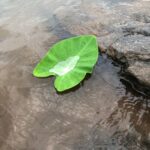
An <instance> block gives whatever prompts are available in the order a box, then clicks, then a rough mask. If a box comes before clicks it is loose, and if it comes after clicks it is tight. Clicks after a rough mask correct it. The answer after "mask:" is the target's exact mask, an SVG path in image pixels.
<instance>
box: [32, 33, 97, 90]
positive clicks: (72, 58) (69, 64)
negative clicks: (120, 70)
mask: <svg viewBox="0 0 150 150" xmlns="http://www.w3.org/2000/svg"><path fill="white" fill-rule="evenodd" d="M97 59H98V45H97V41H96V37H95V36H93V35H82V36H77V37H73V38H69V39H65V40H62V41H60V42H58V43H57V44H55V45H53V47H52V48H50V50H49V51H48V53H47V54H46V55H45V56H44V58H43V59H42V60H41V61H40V62H39V63H38V65H37V66H36V67H35V69H34V71H33V75H34V76H36V77H48V76H51V75H54V76H56V79H55V83H54V85H55V88H56V89H57V90H58V91H64V90H67V89H70V88H72V87H74V86H76V85H77V84H79V83H80V82H81V81H82V80H83V79H84V77H85V75H86V73H92V70H93V67H94V65H95V64H96V61H97Z"/></svg>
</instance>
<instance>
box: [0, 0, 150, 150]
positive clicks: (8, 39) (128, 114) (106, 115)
mask: <svg viewBox="0 0 150 150" xmlns="http://www.w3.org/2000/svg"><path fill="white" fill-rule="evenodd" d="M104 2H105V1H102V0H100V1H97V0H95V1H92V2H91V1H85V0H81V1H80V0H79V1H75V0H68V1H63V0H55V1H52V0H45V1H42V0H36V1H31V0H26V1H20V0H13V1H12V0H1V1H0V149H1V150H101V149H102V150H103V149H108V150H119V149H122V150H134V149H136V150H148V149H150V134H149V133H150V99H149V98H147V97H143V96H142V95H140V94H137V95H136V94H135V92H133V91H132V90H129V89H128V88H127V86H126V85H125V84H123V82H121V80H120V79H121V77H120V66H119V65H118V64H116V63H115V62H113V61H112V60H111V59H109V58H107V56H106V55H103V56H99V61H98V63H97V65H96V67H95V69H94V72H93V74H92V75H91V76H90V77H88V78H87V79H85V80H84V82H82V83H81V84H80V85H79V86H78V87H77V88H75V89H74V90H72V91H70V92H66V93H63V94H60V93H57V92H56V90H55V89H54V87H53V81H54V79H53V78H46V79H37V78H34V77H33V76H32V70H33V68H34V67H35V65H36V63H37V62H39V60H40V59H41V58H42V56H43V55H44V54H45V53H46V52H47V50H48V48H49V47H50V46H51V45H52V44H53V43H55V42H57V41H59V40H60V39H64V38H67V37H71V36H74V35H76V34H79V33H80V34H87V33H90V34H91V33H94V34H96V35H99V33H100V31H101V29H104V26H103V25H101V24H99V23H98V24H96V21H97V20H96V19H97V18H98V17H99V12H98V11H97V7H96V6H97V5H99V6H101V5H102V4H103V3H104ZM119 2H122V1H118V0H116V1H111V3H113V4H114V5H111V4H110V1H106V2H105V4H106V5H102V7H105V6H106V7H107V9H110V8H111V7H112V6H113V7H115V6H119V5H120V3H119ZM89 3H91V5H90V6H91V9H90V11H91V13H90V15H86V14H87V13H88V11H89ZM66 10H67V11H66ZM83 10H84V11H85V12H83ZM68 11H69V12H70V13H68ZM96 12H97V13H96ZM108 13H109V10H108ZM64 16H66V17H65V20H64ZM72 16H73V17H72ZM93 16H94V17H93ZM89 19H90V21H89ZM112 19H113V18H112ZM84 22H87V23H88V24H87V26H86V27H85V28H83V25H85V24H84ZM108 23H109V22H108V20H107V17H106V20H104V24H105V25H107V24H108ZM103 34H107V33H105V32H104V33H103Z"/></svg>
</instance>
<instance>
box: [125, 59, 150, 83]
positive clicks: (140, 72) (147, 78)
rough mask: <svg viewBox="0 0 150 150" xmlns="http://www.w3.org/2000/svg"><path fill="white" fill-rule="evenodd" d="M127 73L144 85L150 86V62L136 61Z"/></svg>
mask: <svg viewBox="0 0 150 150" xmlns="http://www.w3.org/2000/svg"><path fill="white" fill-rule="evenodd" d="M127 71H128V72H129V73H131V74H133V75H134V76H136V77H137V78H138V79H139V80H140V81H142V82H143V83H145V84H149V85H150V61H146V62H144V61H135V62H134V63H133V64H130V65H129V67H128V69H127Z"/></svg>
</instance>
